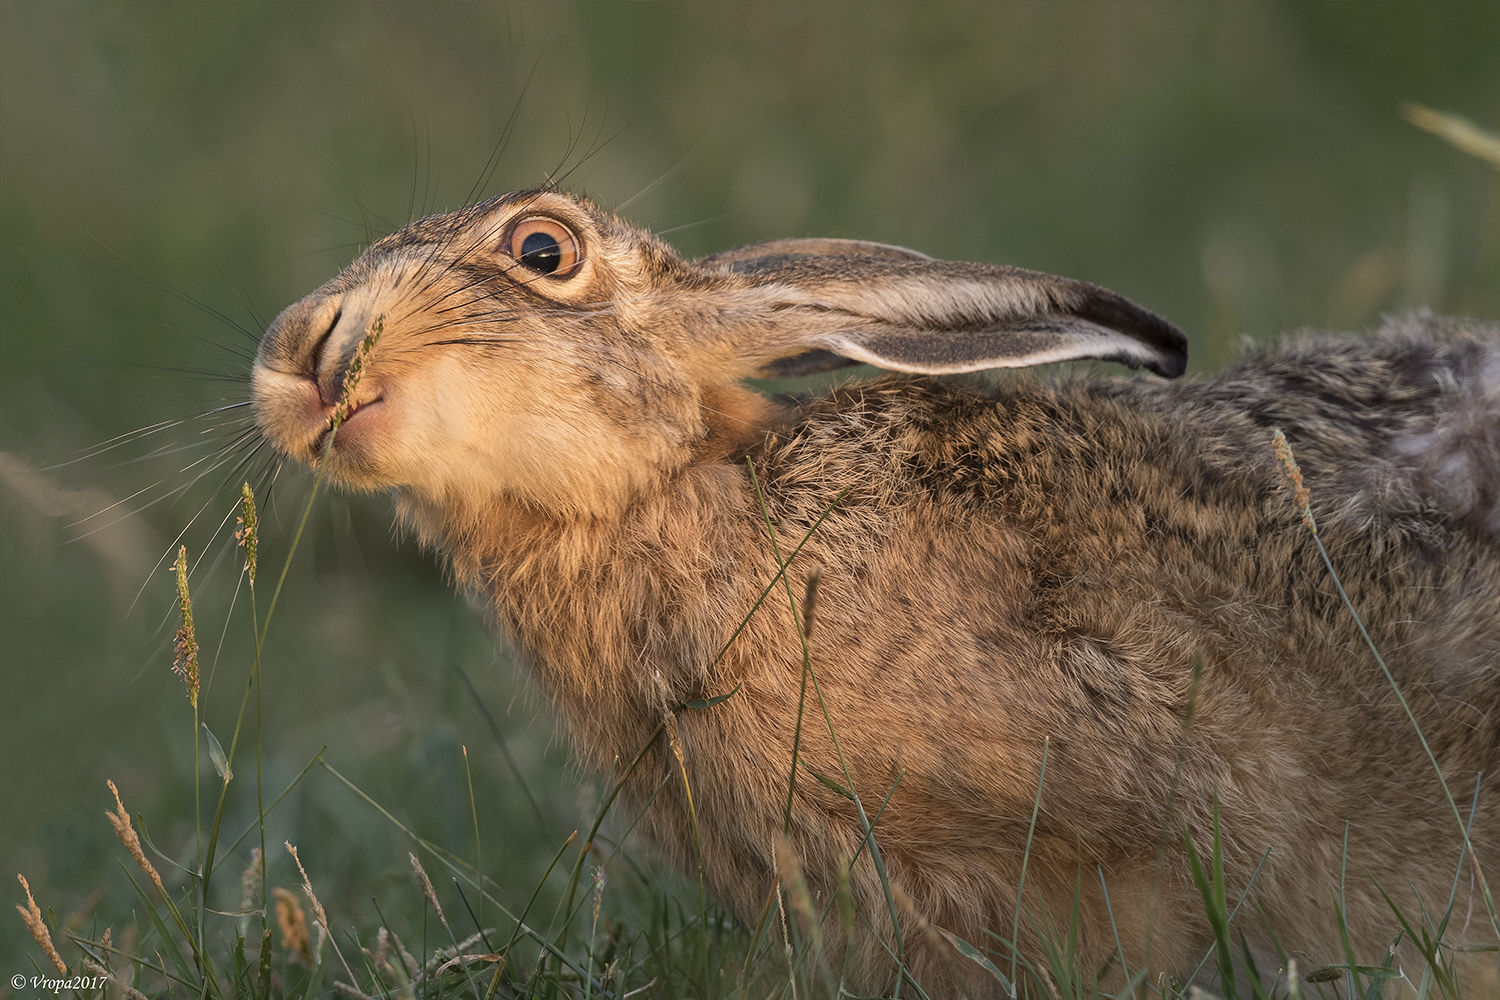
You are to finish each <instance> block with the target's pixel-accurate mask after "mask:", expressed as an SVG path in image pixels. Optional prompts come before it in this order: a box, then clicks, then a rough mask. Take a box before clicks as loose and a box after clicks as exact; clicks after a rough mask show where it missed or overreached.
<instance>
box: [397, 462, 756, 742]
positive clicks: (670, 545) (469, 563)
mask: <svg viewBox="0 0 1500 1000" xmlns="http://www.w3.org/2000/svg"><path fill="white" fill-rule="evenodd" d="M752 504H753V498H752V497H750V496H749V495H748V491H747V489H746V487H745V484H744V479H743V477H742V476H741V474H740V473H739V471H738V469H737V468H735V467H733V466H730V465H728V464H726V463H717V462H715V463H705V464H700V465H695V466H692V467H690V468H688V469H687V470H684V472H682V473H681V474H679V475H678V476H676V477H674V478H673V480H672V482H671V484H670V485H669V486H668V487H667V488H666V489H662V490H659V491H654V492H653V493H652V494H651V495H650V496H648V497H644V498H642V499H640V500H638V501H637V502H636V503H635V504H633V505H632V506H631V507H630V508H629V509H628V510H627V511H625V512H624V513H623V514H622V515H620V516H619V517H615V518H600V519H584V520H576V521H560V520H558V519H556V518H552V517H548V516H545V515H542V514H539V513H537V512H535V511H533V510H528V509H526V508H524V507H521V506H519V505H515V504H510V503H506V502H496V503H494V504H492V505H490V506H489V507H487V508H486V509H484V510H482V511H474V512H470V513H469V514H468V515H467V516H464V517H455V516H454V512H453V511H451V510H446V511H437V510H431V511H424V510H422V509H421V507H420V505H412V506H411V507H409V508H408V511H407V513H408V514H409V515H410V518H411V520H412V521H413V523H415V524H416V526H417V527H418V529H419V530H420V531H421V532H422V534H423V535H424V537H425V538H426V539H427V540H428V541H430V542H432V543H435V544H436V545H437V546H438V547H440V548H442V549H443V550H444V551H445V552H446V553H447V554H448V555H449V557H450V558H451V559H452V562H453V566H454V569H455V571H456V573H457V575H458V579H459V583H460V585H462V586H465V587H468V588H471V589H474V590H477V591H480V592H482V593H484V594H485V595H486V596H487V597H488V598H489V601H490V603H491V606H492V607H493V608H494V610H495V613H496V616H497V617H498V619H499V621H500V624H501V625H502V626H503V627H504V629H505V631H506V632H507V633H508V634H509V636H510V638H511V639H512V640H513V641H515V643H516V644H517V645H518V646H519V647H520V649H521V651H522V653H523V654H524V655H525V657H526V659H527V660H528V661H529V664H530V666H531V667H532V668H533V670H534V671H535V672H536V675H537V677H538V679H539V680H540V682H541V684H542V686H543V687H544V688H545V689H546V691H547V694H548V695H549V697H550V698H551V699H552V701H553V702H554V704H555V705H556V706H557V707H558V709H559V710H560V711H561V712H562V714H563V715H564V717H565V718H566V721H567V722H568V724H569V726H570V728H571V729H572V730H573V732H574V735H575V739H576V741H577V743H578V744H579V748H580V749H581V750H583V751H584V752H585V753H586V755H587V756H590V757H593V758H594V759H595V760H594V762H595V763H596V764H598V765H600V766H607V765H608V762H609V760H610V759H611V758H612V757H614V756H615V755H616V754H621V755H624V754H629V753H631V752H633V750H634V749H635V748H636V747H637V746H638V745H639V744H640V742H641V741H642V740H643V739H644V737H645V735H646V734H647V733H649V732H650V731H651V730H652V729H654V728H655V726H656V724H657V723H658V722H660V721H661V719H662V717H663V714H664V713H665V712H666V710H667V709H668V707H669V706H672V705H676V704H679V703H681V702H682V701H684V700H686V699H690V698H697V697H705V696H708V695H712V694H716V693H718V692H717V690H716V688H715V684H716V683H717V682H718V681H720V680H722V678H717V677H714V676H712V675H711V674H710V664H712V662H713V660H714V657H715V654H716V653H717V652H718V650H719V648H720V647H721V646H722V644H723V643H724V641H725V640H726V639H727V638H728V630H727V628H726V625H725V622H726V620H727V619H728V618H729V617H730V616H733V615H734V610H733V609H735V608H740V607H743V608H745V609H747V610H748V608H749V606H750V605H751V604H752V603H753V601H754V595H753V594H741V593H739V591H740V590H742V589H746V585H745V583H744V581H746V580H747V579H754V578H755V577H756V576H758V575H759V574H753V573H751V574H747V573H746V572H745V570H746V567H745V562H746V560H753V559H755V558H756V555H755V553H756V552H757V551H758V548H759V546H758V545H757V544H756V537H755V533H754V525H755V521H754V520H753V517H752V516H751V505H752ZM433 515H437V516H433ZM732 684H733V682H732V681H731V682H730V685H729V686H732Z"/></svg>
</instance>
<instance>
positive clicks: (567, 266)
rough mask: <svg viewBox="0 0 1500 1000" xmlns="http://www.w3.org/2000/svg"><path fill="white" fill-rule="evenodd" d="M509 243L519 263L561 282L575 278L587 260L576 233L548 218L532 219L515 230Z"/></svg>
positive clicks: (532, 217)
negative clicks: (581, 264) (584, 260)
mask: <svg viewBox="0 0 1500 1000" xmlns="http://www.w3.org/2000/svg"><path fill="white" fill-rule="evenodd" d="M505 242H506V250H507V252H508V253H509V254H510V255H511V257H513V258H515V261H516V263H518V264H520V265H521V266H522V267H524V268H526V269H527V270H528V271H533V272H535V273H536V274H539V275H545V276H546V277H549V278H556V279H558V280H561V279H564V278H570V277H572V276H573V274H574V273H575V272H577V270H578V265H579V264H580V263H581V262H582V258H583V254H582V253H581V252H580V251H579V248H578V238H577V237H576V236H574V235H573V232H572V230H570V229H569V228H568V227H567V226H565V225H563V224H562V223H561V222H558V221H557V220H556V219H551V218H548V217H546V216H544V215H533V216H529V217H527V218H525V219H522V220H520V221H519V222H517V223H516V224H515V225H513V226H511V228H510V233H509V235H508V236H507V237H506V241H505Z"/></svg>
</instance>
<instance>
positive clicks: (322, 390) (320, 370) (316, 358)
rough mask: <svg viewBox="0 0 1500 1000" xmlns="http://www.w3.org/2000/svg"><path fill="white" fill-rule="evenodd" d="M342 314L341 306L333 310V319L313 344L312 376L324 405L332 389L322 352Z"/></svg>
mask: <svg viewBox="0 0 1500 1000" xmlns="http://www.w3.org/2000/svg"><path fill="white" fill-rule="evenodd" d="M343 316H344V310H343V309H342V308H340V309H336V310H334V313H333V319H332V320H330V321H329V323H328V328H327V329H325V330H324V331H323V332H322V334H320V335H319V336H318V340H317V343H315V344H313V350H312V363H313V370H312V378H313V381H314V382H316V383H317V384H318V396H319V397H320V398H321V399H322V401H323V403H324V405H329V401H328V397H329V396H330V395H331V393H332V389H331V387H330V386H328V385H327V382H328V381H329V380H328V372H327V371H326V369H325V367H324V364H323V352H324V351H326V350H327V349H328V340H329V338H330V337H332V336H333V331H334V330H336V329H338V325H339V320H340V319H342V318H343Z"/></svg>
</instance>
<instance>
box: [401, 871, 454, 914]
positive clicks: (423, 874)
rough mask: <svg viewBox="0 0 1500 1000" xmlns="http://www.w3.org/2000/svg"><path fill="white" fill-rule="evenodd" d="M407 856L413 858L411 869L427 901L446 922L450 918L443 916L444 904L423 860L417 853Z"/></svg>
mask: <svg viewBox="0 0 1500 1000" xmlns="http://www.w3.org/2000/svg"><path fill="white" fill-rule="evenodd" d="M407 857H409V858H411V870H412V872H413V873H414V874H415V875H416V877H417V886H418V887H419V888H420V889H421V890H422V895H424V896H426V897H427V902H429V903H431V904H432V908H433V909H434V910H436V911H437V915H438V919H439V920H441V921H442V922H443V923H445V924H446V923H447V922H448V918H447V917H445V916H443V906H442V904H441V903H439V902H438V898H437V892H436V890H434V889H433V888H432V879H430V878H428V877H427V869H425V868H423V867H422V862H420V861H418V860H417V856H416V855H415V854H407Z"/></svg>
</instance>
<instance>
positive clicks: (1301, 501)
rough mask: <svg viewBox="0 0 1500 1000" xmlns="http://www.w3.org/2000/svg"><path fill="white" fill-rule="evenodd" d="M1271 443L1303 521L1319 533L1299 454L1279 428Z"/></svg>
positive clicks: (1310, 528) (1310, 493) (1309, 528)
mask: <svg viewBox="0 0 1500 1000" xmlns="http://www.w3.org/2000/svg"><path fill="white" fill-rule="evenodd" d="M1271 443H1272V444H1273V445H1274V446H1275V447H1276V458H1277V460H1279V461H1280V462H1281V468H1282V471H1283V472H1284V473H1285V474H1286V481H1287V485H1288V486H1290V487H1291V490H1292V503H1293V504H1294V505H1296V507H1297V511H1298V513H1300V514H1301V515H1302V523H1303V524H1305V525H1307V528H1308V530H1309V531H1311V532H1312V533H1313V534H1315V535H1316V534H1317V533H1318V522H1317V521H1315V520H1313V513H1312V506H1311V504H1310V503H1309V501H1310V500H1311V499H1312V490H1309V489H1308V488H1307V487H1306V486H1303V485H1302V470H1301V469H1299V468H1297V456H1296V455H1293V454H1292V446H1291V444H1290V443H1289V442H1288V441H1287V439H1286V435H1285V434H1283V433H1281V430H1280V428H1277V430H1276V431H1275V433H1273V434H1272V435H1271Z"/></svg>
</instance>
